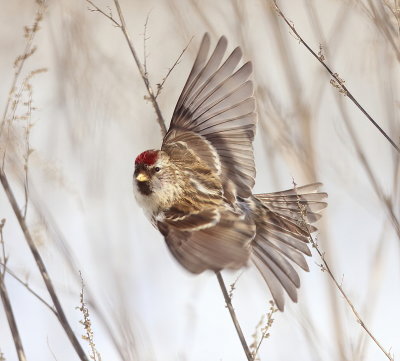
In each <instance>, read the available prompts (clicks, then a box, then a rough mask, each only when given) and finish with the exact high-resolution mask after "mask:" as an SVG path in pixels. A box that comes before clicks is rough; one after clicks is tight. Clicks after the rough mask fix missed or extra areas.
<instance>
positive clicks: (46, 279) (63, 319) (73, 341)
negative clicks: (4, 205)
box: [0, 169, 88, 361]
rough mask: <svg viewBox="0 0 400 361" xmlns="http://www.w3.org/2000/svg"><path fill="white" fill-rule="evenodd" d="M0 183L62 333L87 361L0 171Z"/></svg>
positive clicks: (86, 360) (5, 178) (4, 177)
mask: <svg viewBox="0 0 400 361" xmlns="http://www.w3.org/2000/svg"><path fill="white" fill-rule="evenodd" d="M0 182H1V184H2V186H3V189H4V192H5V194H6V196H7V198H8V201H9V202H10V204H11V207H12V209H13V211H14V213H15V216H16V217H17V220H18V223H19V225H20V227H21V229H22V232H23V233H24V236H25V240H26V242H27V243H28V246H29V248H30V250H31V252H32V255H33V258H34V259H35V262H36V265H37V266H38V268H39V271H40V274H41V276H42V278H43V281H44V283H45V285H46V288H47V291H48V292H49V294H50V297H51V299H52V301H53V303H54V307H55V309H56V311H57V315H58V320H59V322H60V323H61V325H62V327H63V328H64V331H65V332H66V334H67V336H68V338H69V340H70V342H71V344H72V346H73V347H74V349H75V351H76V353H77V354H78V356H79V358H80V359H81V360H82V361H88V358H87V356H86V354H85V352H84V351H83V349H82V346H81V345H80V343H79V341H78V339H77V338H76V336H75V334H74V332H73V331H72V328H71V326H70V324H69V323H68V320H67V317H66V316H65V313H64V310H63V308H62V306H61V303H60V301H59V299H58V297H57V294H56V291H55V289H54V286H53V282H52V281H51V278H50V276H49V274H48V272H47V269H46V266H45V264H44V262H43V260H42V257H41V256H40V253H39V251H38V249H37V247H36V245H35V243H34V242H33V239H32V236H31V234H30V232H29V229H28V227H27V225H26V223H25V219H24V217H23V215H22V214H21V211H20V209H19V207H18V204H17V201H16V199H15V196H14V193H13V191H12V189H11V187H10V184H9V183H8V179H7V176H6V174H5V173H4V170H2V169H0Z"/></svg>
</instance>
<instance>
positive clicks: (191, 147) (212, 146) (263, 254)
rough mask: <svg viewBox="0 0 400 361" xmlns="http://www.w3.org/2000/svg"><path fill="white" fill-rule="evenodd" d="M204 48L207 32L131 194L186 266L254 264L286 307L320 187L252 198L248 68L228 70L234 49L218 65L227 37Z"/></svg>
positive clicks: (140, 160)
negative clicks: (158, 144) (162, 133)
mask: <svg viewBox="0 0 400 361" xmlns="http://www.w3.org/2000/svg"><path fill="white" fill-rule="evenodd" d="M209 48H210V38H209V36H208V34H205V35H204V37H203V40H202V42H201V45H200V49H199V52H198V54H197V57H196V60H195V62H194V65H193V68H192V71H191V72H190V75H189V78H188V80H187V81H186V84H185V86H184V88H183V90H182V93H181V95H180V97H179V100H178V103H177V105H176V107H175V110H174V113H173V116H172V120H171V125H170V127H169V130H168V132H167V134H166V135H165V137H164V140H163V142H162V145H161V150H147V151H145V152H143V153H141V154H140V155H139V156H138V157H137V158H136V160H135V172H134V189H135V196H136V199H137V201H138V202H139V204H140V205H141V206H142V207H143V208H144V210H145V212H146V214H147V216H148V217H149V218H150V220H151V222H152V223H153V225H154V226H155V227H156V228H158V230H159V231H160V232H161V233H162V234H163V236H164V237H165V241H166V243H167V245H168V247H169V250H170V251H171V253H172V254H173V255H174V256H175V258H176V259H177V260H178V262H179V263H180V264H181V265H182V266H183V267H184V268H186V269H187V270H189V271H190V272H192V273H201V272H203V271H205V270H214V271H219V270H222V269H238V268H241V267H243V266H246V265H247V264H248V263H249V260H251V261H253V262H254V264H255V265H256V267H257V268H258V270H259V271H260V272H261V274H262V276H263V278H264V279H265V281H266V283H267V284H268V286H269V289H270V291H271V294H272V297H273V298H274V301H275V303H276V305H277V307H278V308H279V309H280V310H283V307H284V292H283V291H284V290H285V291H286V292H287V294H288V295H289V297H290V298H291V299H292V300H293V301H294V302H296V301H297V288H299V287H300V278H299V275H298V273H297V271H296V269H295V268H294V266H293V264H292V263H294V264H296V265H298V266H300V267H301V268H302V269H304V270H306V271H308V266H307V263H306V261H305V258H304V255H311V253H310V250H309V248H308V246H307V243H308V241H309V239H308V238H309V232H314V231H315V230H316V228H315V227H313V226H311V225H310V223H313V222H315V221H316V220H318V219H319V218H320V215H319V214H317V213H316V212H318V211H320V210H321V209H323V208H325V206H326V203H324V202H323V199H324V198H325V197H326V196H327V195H326V193H318V188H319V186H320V185H321V184H320V183H314V184H310V185H307V186H303V187H298V188H297V189H290V190H286V191H283V192H277V193H265V194H257V195H253V194H252V188H253V186H254V178H255V173H256V169H255V164H254V156H253V144H252V143H253V139H254V133H255V128H256V122H257V119H256V118H257V116H256V112H255V100H254V98H253V83H252V81H251V80H248V79H249V77H250V75H251V73H252V64H251V62H247V63H245V64H244V65H242V66H241V67H239V69H238V70H235V69H236V68H237V65H238V63H239V61H240V60H241V58H242V52H241V50H240V48H239V47H237V48H236V49H235V50H233V52H232V53H231V54H230V55H229V56H228V57H227V59H226V60H225V61H223V62H222V58H223V56H224V54H225V51H226V48H227V40H226V38H225V37H221V38H220V39H219V41H218V44H217V46H216V47H215V50H214V51H213V53H212V54H211V56H210V57H208V53H209ZM305 222H308V224H305Z"/></svg>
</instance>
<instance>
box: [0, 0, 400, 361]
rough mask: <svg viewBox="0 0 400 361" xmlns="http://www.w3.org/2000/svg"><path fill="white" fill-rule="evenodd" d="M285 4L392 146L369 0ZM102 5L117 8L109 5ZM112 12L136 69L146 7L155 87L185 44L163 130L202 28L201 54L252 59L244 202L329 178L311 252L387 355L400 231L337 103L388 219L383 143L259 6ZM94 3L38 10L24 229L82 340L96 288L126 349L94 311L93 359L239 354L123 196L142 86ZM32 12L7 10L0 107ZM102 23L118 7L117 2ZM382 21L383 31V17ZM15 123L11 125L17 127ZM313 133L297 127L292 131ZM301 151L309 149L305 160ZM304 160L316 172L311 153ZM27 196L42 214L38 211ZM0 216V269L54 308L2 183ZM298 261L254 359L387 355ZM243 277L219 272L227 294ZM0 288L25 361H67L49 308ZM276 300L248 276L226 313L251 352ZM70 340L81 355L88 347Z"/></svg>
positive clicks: (3, 332) (151, 123) (249, 272)
mask: <svg viewBox="0 0 400 361" xmlns="http://www.w3.org/2000/svg"><path fill="white" fill-rule="evenodd" d="M280 3H281V5H282V9H283V10H284V11H285V13H286V15H287V16H288V18H289V19H290V20H292V21H293V23H294V24H295V26H296V29H297V30H298V31H299V32H300V34H302V36H303V37H304V39H306V40H307V42H308V43H309V45H310V46H312V47H313V49H315V50H317V51H318V49H319V44H320V43H324V41H325V40H326V41H327V43H328V46H327V47H325V49H324V54H325V57H326V58H327V62H328V64H329V65H331V66H332V68H333V69H334V70H335V71H336V72H338V73H339V75H340V77H341V78H343V79H345V81H346V82H345V84H346V85H347V86H348V87H349V89H350V90H351V91H352V93H353V95H354V96H355V97H356V98H357V99H358V101H359V102H360V103H361V104H362V105H363V106H364V107H365V108H366V109H367V111H368V112H370V114H371V115H372V116H373V117H374V119H375V120H376V121H377V122H378V123H379V124H380V125H381V126H382V127H383V128H384V129H385V130H386V131H387V132H388V134H390V136H391V137H392V139H394V140H395V141H396V142H397V143H399V139H400V116H399V114H400V112H399V110H400V96H399V91H400V68H399V63H400V59H398V58H396V53H395V51H393V48H392V47H391V46H390V45H389V43H388V41H387V38H386V37H385V34H384V33H383V32H382V31H381V30H380V28H379V25H378V26H377V25H376V24H375V23H374V22H373V20H372V19H371V17H370V16H369V14H368V6H369V5H368V1H366V2H365V4H366V5H363V4H364V3H363V2H362V1H347V0H325V1H311V0H304V1H300V0H297V1H289V0H283V1H281V2H280ZM372 3H373V4H374V6H377V9H381V6H383V5H382V4H383V3H382V2H381V1H380V0H374V1H372ZM96 4H98V5H99V6H101V7H102V8H103V9H105V10H107V6H110V7H111V8H112V9H114V8H113V2H112V1H97V2H96ZM121 6H122V8H123V11H124V14H125V18H126V22H127V26H128V29H129V32H130V34H131V36H132V41H133V44H134V45H135V47H136V50H137V52H138V54H139V56H140V58H141V59H143V32H144V23H145V21H146V17H147V16H148V15H149V20H148V28H147V35H148V37H149V39H148V40H147V42H146V47H147V54H148V57H147V67H148V72H149V75H150V80H151V83H152V85H153V86H154V87H155V84H156V83H159V82H160V81H161V80H162V79H163V77H164V76H165V74H166V72H167V71H168V69H169V68H170V67H171V65H172V64H173V63H174V62H175V60H176V58H177V57H178V55H179V53H180V52H181V51H182V49H183V48H184V47H185V46H186V45H187V43H188V41H189V40H190V38H191V37H193V40H192V42H191V44H190V46H189V48H188V50H187V52H186V53H185V54H184V56H183V58H182V60H181V62H180V63H179V64H178V66H177V67H176V68H175V69H174V71H173V72H172V74H171V75H170V77H169V78H168V80H167V81H166V83H165V87H164V89H163V91H162V93H161V95H160V97H159V103H160V107H161V110H162V112H163V115H164V117H165V119H166V120H168V121H169V119H170V116H171V114H172V111H173V108H174V106H175V103H176V100H177V98H178V96H179V93H180V91H181V89H182V86H183V84H184V82H185V80H186V77H187V75H188V73H189V70H190V67H191V65H192V62H193V60H194V57H195V54H196V51H197V49H198V44H199V42H200V39H201V37H202V35H203V33H204V32H206V31H208V32H210V34H211V37H212V41H213V44H215V43H216V41H217V39H218V37H219V36H221V35H226V36H227V38H228V41H229V49H231V50H233V48H234V47H235V46H237V45H241V46H242V47H243V49H244V54H245V59H249V60H252V61H253V64H254V69H255V72H254V76H253V79H254V83H255V84H256V87H257V88H258V92H257V99H258V109H259V113H260V117H259V126H258V133H257V137H256V140H255V157H256V165H257V172H258V173H257V180H256V186H255V189H254V191H255V193H260V192H272V191H278V190H282V189H287V188H290V187H291V186H292V178H294V179H295V181H296V183H297V184H299V185H302V184H306V183H307V182H313V181H321V182H323V183H324V187H323V190H324V191H326V192H328V193H329V199H328V202H329V207H328V209H327V210H325V211H324V213H323V214H324V217H323V221H321V222H320V223H319V227H320V228H321V232H320V233H319V234H318V240H319V243H320V245H321V247H322V249H323V250H325V251H326V252H327V258H328V259H329V261H330V262H331V265H332V268H333V270H334V272H335V275H336V277H337V279H338V280H339V281H340V282H341V284H342V285H343V288H344V290H345V291H346V293H347V294H348V296H349V297H350V299H351V300H352V302H353V303H354V305H355V306H356V308H357V309H358V310H359V312H360V313H361V315H362V316H363V319H364V321H365V322H366V324H367V325H368V327H369V328H370V329H371V331H372V332H373V334H374V335H375V336H376V338H377V339H378V340H379V341H380V342H381V343H382V345H383V346H384V347H385V348H386V349H388V350H390V351H391V352H392V353H394V354H395V356H398V355H399V354H400V342H399V340H400V327H399V325H400V308H399V304H400V263H399V259H400V248H399V241H400V239H399V238H398V236H397V235H396V232H395V231H394V230H393V227H392V225H391V223H390V220H389V218H388V216H387V214H386V212H385V209H384V208H383V206H382V203H381V202H380V200H379V198H378V197H377V195H376V193H375V192H374V189H373V187H372V186H371V182H370V179H369V178H368V176H367V174H366V173H365V171H364V169H363V167H362V165H361V163H360V160H359V158H358V157H357V154H356V152H355V150H354V145H353V142H352V141H351V138H350V136H349V133H348V130H347V128H346V126H345V122H344V118H343V113H341V112H340V109H339V106H338V104H342V105H343V109H344V110H345V111H346V112H347V114H348V117H349V122H350V124H351V125H352V126H353V127H354V129H355V132H356V134H357V136H358V138H359V141H360V142H361V146H362V150H363V152H364V154H365V156H366V159H367V160H368V162H369V163H370V166H371V169H372V170H373V174H374V175H375V176H376V178H377V181H378V183H379V185H380V187H382V189H383V191H384V193H385V195H387V196H388V197H389V198H390V199H391V200H392V202H393V209H394V210H395V212H396V216H397V218H399V217H400V212H399V210H400V207H399V192H398V191H399V184H398V183H399V181H398V179H399V178H398V177H399V170H398V169H399V168H398V166H396V161H397V165H398V162H399V158H398V157H397V159H396V157H395V156H394V152H393V149H392V148H391V146H390V144H389V143H388V142H387V141H386V140H385V139H384V138H383V137H382V136H381V135H380V134H379V133H378V132H377V130H376V129H375V128H374V127H373V126H372V124H371V123H369V122H368V120H367V119H366V118H365V117H364V116H363V115H362V113H361V112H360V111H359V110H358V109H357V108H356V107H355V106H354V105H353V104H352V103H351V102H350V101H349V99H348V98H346V97H345V96H343V95H342V94H339V93H338V91H337V90H336V89H335V88H334V87H333V86H332V85H331V84H330V83H329V80H330V77H329V75H328V74H327V73H326V72H325V71H324V70H323V68H322V67H321V65H320V64H319V63H318V62H317V61H316V60H315V59H314V58H313V57H312V56H311V55H310V54H309V53H308V52H307V51H306V50H305V48H304V47H303V46H301V45H300V44H299V42H298V41H297V40H296V38H295V36H294V35H293V34H291V33H290V32H289V31H288V28H287V26H286V25H284V24H283V21H282V19H280V18H279V17H278V16H277V15H276V13H275V12H274V11H273V10H272V7H271V4H270V3H269V2H267V1H265V2H263V1H261V0H250V1H246V2H244V1H242V2H241V1H228V0H224V1H218V2H217V1H209V0H205V1H196V0H191V1H178V0H162V1H156V0H152V1H138V0H131V1H127V0H121ZM364 6H365V7H364ZM88 7H89V5H88V4H87V3H86V2H85V1H83V0H82V1H79V0H74V1H70V0H63V1H50V2H49V6H48V10H47V12H46V15H45V18H44V21H43V23H42V25H41V27H42V29H41V30H40V32H39V33H38V34H37V38H36V40H35V44H36V45H37V46H38V50H37V52H36V54H34V55H33V56H32V57H31V58H30V59H28V60H27V62H26V65H25V71H24V74H23V75H26V74H27V73H29V71H31V70H34V69H36V68H42V67H46V68H47V69H48V71H47V73H44V74H39V75H37V76H36V77H35V78H34V79H33V80H32V85H33V100H34V104H35V105H36V107H38V110H36V111H35V112H34V113H33V118H32V119H33V122H34V123H35V125H34V127H33V129H32V134H31V140H30V144H31V147H32V148H33V149H34V152H33V153H32V156H31V158H30V163H29V170H30V182H31V183H30V185H31V193H30V194H31V197H32V200H31V201H30V204H29V210H28V218H27V222H28V226H29V227H30V229H31V230H32V233H33V235H34V238H35V241H36V242H37V244H38V246H39V250H40V252H41V254H42V256H43V258H44V260H45V263H46V265H47V267H48V270H49V273H50V275H51V277H52V279H53V281H54V283H55V285H56V288H57V291H58V295H59V297H60V299H61V302H62V304H63V307H64V310H65V312H66V314H67V317H68V319H69V321H70V323H71V325H72V327H73V329H74V331H75V332H76V334H77V335H78V336H79V335H81V334H83V332H84V330H83V327H82V325H80V324H79V320H80V319H81V318H82V315H81V314H80V312H79V310H76V309H75V307H76V306H79V293H80V284H79V274H78V271H79V270H80V271H81V272H82V275H83V278H84V282H85V284H86V285H87V288H88V292H90V295H88V298H89V299H94V300H96V303H97V304H98V305H99V306H100V307H101V309H102V313H103V315H105V317H106V319H107V321H108V323H109V324H110V325H111V328H112V332H111V333H112V335H113V337H114V338H115V339H116V340H117V343H118V344H119V345H120V346H119V348H120V350H122V351H121V352H122V354H123V355H124V356H123V358H121V356H120V354H119V353H118V352H117V349H116V347H115V345H114V343H113V342H112V337H111V336H110V334H109V333H108V332H107V331H106V328H105V326H104V323H103V322H102V319H104V316H102V315H100V314H99V313H97V312H95V310H93V309H92V308H91V307H90V305H89V311H90V315H91V319H92V322H93V331H94V337H95V343H96V346H97V349H98V351H99V352H100V354H101V357H102V360H103V361H110V360H113V361H114V360H121V359H124V360H140V361H141V360H146V361H147V360H148V361H173V360H174V361H175V360H179V361H203V360H210V361H211V360H215V361H219V360H224V361H236V360H237V361H240V360H245V355H244V353H243V350H242V349H241V346H240V342H239V340H238V337H237V335H236V333H235V330H234V327H233V324H232V322H231V320H230V316H229V313H228V310H227V309H226V308H225V307H224V300H223V297H222V294H221V291H220V289H219V287H218V283H217V280H216V278H215V276H214V275H213V274H212V273H204V274H202V275H200V276H193V275H191V274H188V273H187V272H186V271H185V270H184V269H182V268H181V267H180V266H179V265H178V264H177V262H176V261H175V260H174V259H173V257H172V256H171V255H170V254H169V252H168V250H167V247H166V245H165V244H164V241H163V239H162V236H161V235H160V234H159V233H158V231H156V230H155V229H153V228H152V226H151V225H150V223H149V222H148V221H147V219H146V218H145V216H144V214H143V213H142V211H141V209H140V208H139V207H138V205H137V204H136V203H135V200H134V197H133V194H132V172H133V163H134V159H135V157H136V155H137V154H139V153H140V152H142V151H143V150H145V149H151V148H159V147H160V145H161V133H160V130H159V127H158V125H157V122H156V117H155V113H154V111H153V108H152V106H151V104H150V103H149V102H146V101H145V100H144V96H145V95H146V92H145V87H144V85H143V82H142V79H141V78H140V76H139V73H138V71H137V68H136V66H135V64H134V62H133V58H132V56H131V54H130V52H129V49H128V46H127V43H126V42H125V40H124V38H123V35H122V33H121V32H120V30H119V29H118V28H116V27H114V26H113V25H112V24H111V23H110V21H109V20H107V19H106V18H105V17H103V16H101V15H100V14H98V13H94V12H90V11H88ZM35 9H36V5H35V4H34V2H32V1H27V0H24V1H22V0H15V1H12V2H3V4H2V11H1V12H0V29H1V31H0V49H1V56H0V102H1V103H0V110H1V113H2V112H3V109H4V104H5V101H6V97H7V94H8V91H9V87H10V84H11V80H12V76H13V68H12V65H13V62H14V59H15V58H16V56H17V55H19V54H21V52H22V51H23V48H24V39H23V26H25V25H30V24H31V23H32V21H33V18H34V14H35ZM235 9H236V10H235ZM313 11H315V13H314V12H313ZM113 15H114V16H116V15H117V13H116V11H115V10H113ZM315 18H316V19H318V22H319V24H320V27H321V29H322V31H323V34H318V33H316V32H315V25H316V23H315V22H314V23H313V22H312V21H310V19H315ZM389 19H391V20H393V25H392V27H395V26H396V23H395V21H394V19H392V18H389ZM394 34H395V35H396V36H395V37H394V46H395V48H396V47H397V51H398V52H399V51H400V50H399V49H400V36H399V33H398V31H397V33H396V32H394ZM19 122H20V123H18V121H16V124H15V127H22V126H23V124H22V121H19ZM307 127H310V129H311V131H310V132H309V133H305V131H304V129H307ZM304 145H305V147H306V148H307V149H313V151H312V152H311V153H308V152H309V151H308V150H304V149H303V148H304ZM310 147H311V148H310ZM20 148H21V146H20ZM311 156H312V157H313V159H314V162H310V161H309V160H310V159H311ZM310 164H311V165H310ZM13 166H14V167H16V168H17V169H22V168H21V167H22V165H20V164H13V165H10V164H9V165H8V169H10V168H12V167H13ZM396 167H397V168H396ZM6 171H7V168H6ZM396 171H397V178H396V177H395V173H396ZM396 179H397V180H396ZM10 181H11V184H12V187H13V189H14V190H15V192H16V193H17V196H18V201H19V202H20V204H21V206H22V204H23V193H22V188H21V187H20V184H19V183H18V179H17V178H15V177H12V175H11V173H10ZM396 192H397V193H396ZM35 200H36V204H37V206H38V209H40V210H41V211H42V212H43V214H44V217H45V218H44V220H43V219H42V217H41V216H40V215H39V214H38V212H37V211H35V208H34V206H33V202H35ZM0 218H6V220H7V221H6V225H5V228H4V232H3V233H4V240H5V247H6V253H7V255H8V257H9V260H8V266H9V268H10V269H11V270H13V271H14V272H16V273H17V274H18V275H19V276H20V277H21V278H23V279H26V278H27V279H28V280H29V284H30V286H31V287H32V288H34V289H35V290H36V291H37V292H39V293H40V294H41V295H43V297H44V298H45V299H46V300H48V299H49V298H48V296H47V293H46V289H45V287H44V285H43V283H42V280H41V278H40V274H39V273H38V271H37V268H36V265H35V264H34V262H33V259H32V256H31V254H30V253H29V250H28V248H27V245H26V243H25V240H24V238H23V235H22V233H21V231H20V229H19V227H18V225H17V222H16V220H15V217H14V215H13V213H12V211H11V208H10V206H9V204H8V202H7V199H6V197H5V195H4V192H3V190H2V189H1V190H0ZM46 223H47V224H48V225H47V226H46ZM49 224H50V225H51V224H52V225H56V226H57V227H58V230H59V231H58V232H59V233H61V234H62V235H63V237H64V240H65V245H66V246H67V247H68V249H70V250H71V252H72V260H73V264H69V263H68V262H67V260H66V253H65V251H63V248H62V247H63V246H62V245H61V244H60V239H59V237H57V236H55V232H54V229H52V228H51V227H50V226H49ZM308 263H309V265H310V272H309V273H304V272H302V273H301V281H302V286H301V289H300V293H299V302H298V303H297V304H293V303H291V302H290V301H289V300H287V306H286V310H285V312H284V313H277V314H275V315H274V319H275V321H274V324H273V326H272V329H271V331H270V334H271V336H270V338H268V339H267V340H264V343H263V345H262V346H261V349H260V352H259V356H260V359H261V360H263V361H271V360H274V361H281V360H282V361H286V360H299V361H303V360H304V361H313V360H315V361H317V360H318V361H319V360H326V361H329V360H349V361H350V360H354V361H356V360H357V361H360V360H365V361H379V360H387V358H385V356H384V354H383V353H382V352H381V351H380V350H379V349H378V347H377V346H376V345H375V344H374V343H372V341H371V339H370V338H367V337H365V332H363V330H362V329H361V328H360V326H359V325H358V324H357V322H356V321H355V319H354V316H353V314H352V313H351V311H350V309H349V307H348V305H347V304H346V303H345V301H344V300H343V298H342V297H341V296H340V295H339V293H338V291H337V289H331V288H330V285H331V281H330V280H329V278H328V276H327V274H326V273H323V272H321V270H320V268H319V266H318V265H317V263H320V260H319V259H318V257H317V255H316V254H315V252H313V258H312V259H311V258H310V259H309V260H308ZM239 273H240V272H238V273H230V272H224V273H223V275H224V277H225V280H226V283H227V285H229V284H231V283H232V282H233V281H234V280H235V279H236V278H237V276H238V275H239ZM6 284H7V287H8V290H9V293H10V298H11V301H12V305H13V307H14V312H15V316H16V319H17V323H18V326H19V330H20V333H21V337H22V340H23V345H24V347H25V351H26V354H27V358H28V360H30V361H32V360H35V361H36V360H40V361H42V360H43V361H47V360H57V361H73V360H78V358H77V356H76V355H75V353H74V351H73V349H72V347H71V346H70V344H69V341H68V339H67V337H66V336H65V333H64V331H63V329H62V328H61V327H60V325H59V324H58V322H57V320H56V319H55V317H54V316H53V315H52V314H50V312H49V311H48V309H47V308H45V307H44V306H43V305H42V304H41V303H40V302H38V301H37V300H36V299H35V298H33V296H32V295H31V294H29V293H28V292H27V291H26V289H25V288H24V287H22V286H21V285H19V284H18V283H17V282H15V281H14V280H13V279H12V278H11V277H10V276H7V277H6ZM270 299H271V296H270V294H269V291H268V289H267V287H266V285H265V283H264V281H263V280H262V278H261V276H260V275H259V274H258V272H257V271H256V270H255V269H254V268H252V267H249V268H248V269H246V270H245V272H244V273H243V274H242V276H241V278H240V280H239V281H238V283H237V289H236V291H235V292H234V296H233V303H234V307H235V309H236V311H237V315H238V318H239V321H240V323H241V325H242V327H243V330H244V333H245V335H246V338H247V340H248V343H249V344H250V343H251V342H252V334H253V333H254V330H255V326H256V324H257V323H258V322H259V320H260V318H261V315H263V314H266V313H267V312H268V308H269V303H268V301H269V300H270ZM333 305H336V306H333ZM335 307H336V308H335ZM0 325H1V326H0V351H1V352H3V353H4V356H5V358H6V360H7V361H9V360H16V359H17V356H16V353H15V347H14V343H13V340H12V337H11V334H10V331H9V328H8V324H7V320H6V318H5V314H4V312H3V310H1V312H0ZM360 340H361V341H360ZM360 342H361V346H362V347H361V351H360V350H359V343H360ZM340 343H342V346H339V344H340ZM82 344H83V346H84V348H85V350H89V348H88V345H87V344H86V343H85V342H84V341H82Z"/></svg>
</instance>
